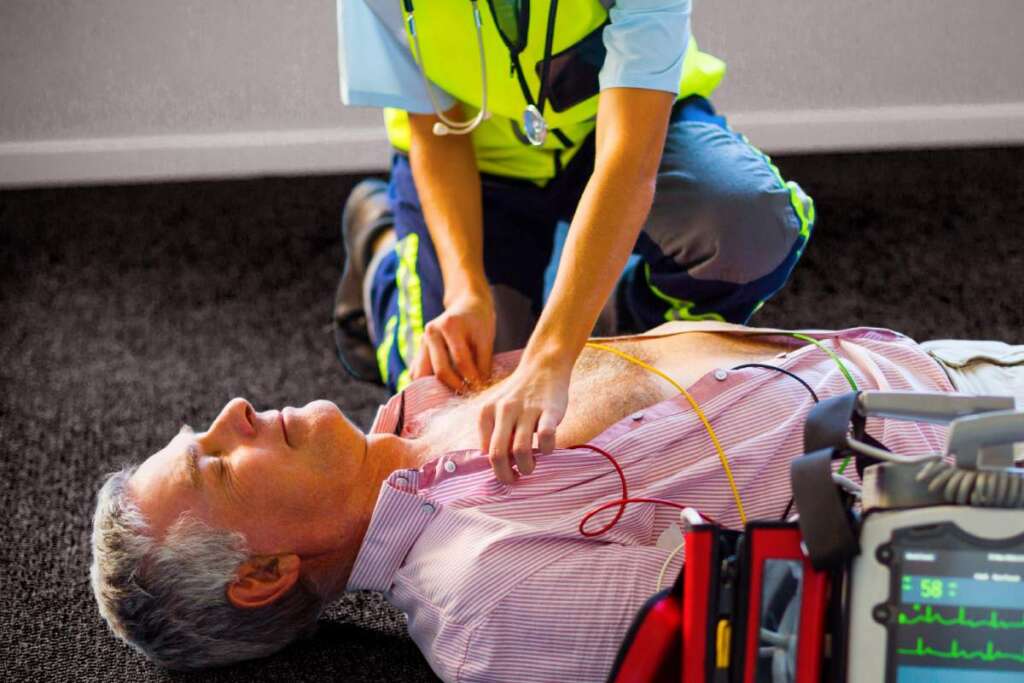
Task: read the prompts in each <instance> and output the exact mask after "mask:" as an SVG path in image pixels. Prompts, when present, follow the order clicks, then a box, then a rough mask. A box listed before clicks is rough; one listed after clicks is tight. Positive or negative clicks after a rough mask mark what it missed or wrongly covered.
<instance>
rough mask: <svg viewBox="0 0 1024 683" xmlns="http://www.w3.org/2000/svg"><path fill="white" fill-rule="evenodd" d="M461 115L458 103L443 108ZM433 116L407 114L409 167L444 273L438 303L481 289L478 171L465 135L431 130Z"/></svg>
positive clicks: (484, 286) (484, 287) (483, 289)
mask: <svg viewBox="0 0 1024 683" xmlns="http://www.w3.org/2000/svg"><path fill="white" fill-rule="evenodd" d="M448 115H449V116H452V117H454V118H456V119H461V118H462V116H463V114H462V111H461V107H459V106H457V107H455V108H454V109H452V110H451V111H450V112H448ZM436 121H437V118H436V117H435V116H434V115H433V114H430V115H425V114H410V115H409V127H410V129H411V145H410V150H409V163H410V165H411V166H412V172H413V179H414V180H415V183H416V192H417V193H418V194H419V198H420V206H421V207H422V210H423V217H424V219H425V220H426V223H427V229H428V230H429V232H430V238H431V240H433V242H434V250H435V251H436V253H437V258H438V262H439V264H440V266H441V275H442V277H443V278H444V302H445V305H446V306H447V305H449V303H450V302H451V300H452V299H453V298H454V297H456V296H460V295H466V294H469V295H473V294H480V295H482V294H483V293H484V292H486V291H487V280H486V277H485V275H484V257H483V209H482V203H481V198H480V174H479V173H478V172H477V168H476V157H475V155H474V153H473V144H472V142H471V141H470V138H469V136H468V135H444V136H438V135H434V133H433V130H432V129H433V126H434V123H435V122H436Z"/></svg>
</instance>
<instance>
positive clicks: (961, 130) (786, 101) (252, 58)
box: [0, 0, 1024, 186]
mask: <svg viewBox="0 0 1024 683" xmlns="http://www.w3.org/2000/svg"><path fill="white" fill-rule="evenodd" d="M344 1H346V2H348V1H350V0H344ZM395 1H396V2H397V1H398V0H395ZM694 28H695V32H696V34H697V37H698V40H699V42H700V43H701V45H702V47H704V48H705V49H707V50H709V51H712V52H714V53H716V54H718V55H719V56H722V57H724V58H725V59H726V60H727V61H728V63H729V67H730V70H729V74H728V77H727V79H726V83H725V85H724V86H723V87H722V88H721V90H720V91H719V93H718V95H717V96H716V98H715V101H716V104H717V105H718V106H719V108H720V109H721V110H723V111H724V112H725V113H727V114H728V115H729V116H730V120H731V122H732V123H733V124H734V125H735V126H736V127H737V128H739V129H741V130H743V131H744V132H746V133H747V134H748V136H749V137H750V138H751V139H752V140H753V141H754V142H755V143H757V144H760V145H761V146H763V147H765V148H766V149H767V150H768V151H772V152H786V151H814V150H844V149H876V148H884V147H911V146H920V145H950V144H998V143H1004V142H1014V143H1021V142H1024V40H1022V39H1021V37H1022V35H1024V2H1022V1H1021V0H974V1H973V2H963V1H962V0H960V1H956V0H899V1H898V2H894V1H893V0H858V1H857V2H852V1H850V0H846V1H841V0H830V1H828V2H813V1H811V0H770V1H767V2H755V1H752V0H695V18H694ZM336 63H337V62H336V54H335V6H334V2H333V0H215V1H214V2H209V1H207V2H202V1H200V0H178V1H177V2H161V1H160V0H89V1H86V0H2V2H0V185H4V186H15V185H26V184H47V183H78V182H102V181H125V180H127V181H131V180H146V179H157V178H192V177H210V176H230V175H251V174H263V173H307V172H331V171H338V170H363V169H379V168H383V165H384V163H385V161H386V157H387V149H386V144H385V143H384V138H383V131H382V129H381V127H380V125H379V114H378V113H377V112H375V111H366V110H356V109H344V108H343V107H342V106H341V105H340V103H339V101H338V95H337V90H338V89H337V73H336Z"/></svg>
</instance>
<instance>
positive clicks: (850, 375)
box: [790, 332, 860, 474]
mask: <svg viewBox="0 0 1024 683" xmlns="http://www.w3.org/2000/svg"><path fill="white" fill-rule="evenodd" d="M790 335H791V336H793V337H796V338H797V339H801V340H803V341H806V342H810V343H812V344H814V345H815V346H817V347H818V348H819V349H821V350H822V351H824V352H825V353H826V354H828V357H829V358H831V359H832V360H834V361H835V363H836V365H838V366H839V371H840V372H841V373H843V377H845V378H846V381H847V382H848V383H849V384H850V388H851V389H853V390H854V391H860V388H859V387H858V386H857V380H855V379H854V378H853V373H851V372H850V371H849V370H848V369H847V367H846V365H844V364H843V361H842V359H841V358H840V357H839V356H837V355H836V354H835V353H834V352H833V351H832V349H830V348H828V347H827V346H825V345H824V344H822V343H821V342H820V341H818V340H817V339H815V338H814V337H808V336H807V335H806V334H800V333H799V332H791V333H790ZM849 464H850V456H849V455H847V456H846V457H845V458H843V462H842V463H841V464H840V465H839V474H842V473H843V472H844V471H845V470H846V466H847V465H849Z"/></svg>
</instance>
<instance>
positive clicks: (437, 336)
mask: <svg viewBox="0 0 1024 683" xmlns="http://www.w3.org/2000/svg"><path fill="white" fill-rule="evenodd" d="M421 343H422V344H423V346H425V347H427V354H428V355H429V356H430V365H431V367H432V368H433V369H434V374H435V375H436V376H437V378H438V379H439V380H441V381H442V382H444V383H445V386H447V387H448V388H449V389H452V390H453V391H458V390H459V389H461V388H462V378H461V377H459V373H457V372H455V369H454V368H452V361H451V358H449V356H448V345H447V344H445V340H444V335H443V334H441V331H440V330H439V329H438V328H437V327H436V326H432V323H428V324H427V326H426V327H425V328H424V329H423V341H422V342H421Z"/></svg>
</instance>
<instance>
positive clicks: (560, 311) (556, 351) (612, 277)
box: [524, 89, 673, 364]
mask: <svg viewBox="0 0 1024 683" xmlns="http://www.w3.org/2000/svg"><path fill="white" fill-rule="evenodd" d="M672 101H673V97H672V96H671V95H670V94H668V93H661V92H655V91H649V90H646V91H638V90H627V89H611V90H606V91H604V92H602V94H601V101H600V108H599V112H598V127H597V158H596V160H595V163H594V174H593V175H592V176H591V178H590V181H589V182H588V183H587V187H586V189H585V190H584V193H583V196H582V198H581V199H580V203H579V206H578V208H577V209H576V214H575V217H574V218H573V221H572V225H571V226H570V229H569V235H568V238H567V239H566V244H565V249H564V251H563V255H562V260H561V263H560V264H559V270H558V277H557V278H556V280H555V285H554V288H553V289H552V292H551V297H550V299H549V301H548V303H547V305H546V306H545V308H544V312H543V314H542V315H541V318H540V320H539V321H538V323H537V328H536V330H535V331H534V334H533V335H532V336H531V338H530V342H529V344H528V345H527V348H526V352H525V354H524V360H531V359H537V360H538V361H539V362H541V363H543V362H554V363H563V364H564V363H568V364H571V363H573V362H575V359H576V356H577V355H578V353H579V352H580V350H581V349H582V348H583V345H584V344H585V343H586V341H587V338H588V337H589V335H590V332H591V330H592V329H593V326H594V322H595V321H596V320H597V316H598V314H599V313H600V311H601V308H602V306H603V305H604V302H605V301H606V300H607V298H608V296H609V295H610V294H611V291H612V288H613V287H614V286H615V282H616V279H617V278H616V276H617V275H618V273H621V272H622V269H623V267H624V266H625V263H626V259H627V258H628V257H629V254H630V252H631V250H632V248H633V244H634V243H635V242H636V238H637V235H638V234H639V232H640V229H641V228H642V226H643V223H644V221H645V220H646V219H647V214H648V212H649V211H650V207H651V202H652V201H653V198H654V186H655V180H656V177H657V170H658V164H659V162H660V161H661V152H662V148H663V145H664V140H665V133H666V131H667V128H668V116H669V112H670V110H671V105H672ZM639 112H644V113H643V114H640V113H639ZM631 124H632V125H631ZM638 124H639V125H638Z"/></svg>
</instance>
